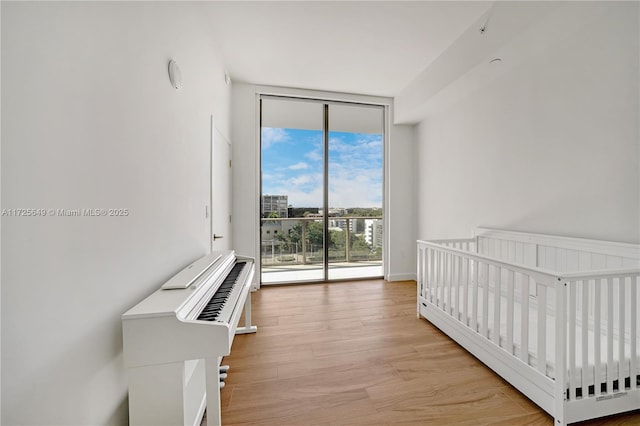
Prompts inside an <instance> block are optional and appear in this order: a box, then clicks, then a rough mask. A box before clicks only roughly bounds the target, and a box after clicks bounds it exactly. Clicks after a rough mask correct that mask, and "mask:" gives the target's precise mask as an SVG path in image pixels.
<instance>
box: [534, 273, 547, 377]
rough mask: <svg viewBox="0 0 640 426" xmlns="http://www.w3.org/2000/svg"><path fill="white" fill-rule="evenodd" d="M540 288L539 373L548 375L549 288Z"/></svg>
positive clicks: (542, 286)
mask: <svg viewBox="0 0 640 426" xmlns="http://www.w3.org/2000/svg"><path fill="white" fill-rule="evenodd" d="M536 286H537V288H538V353H537V356H538V371H539V372H541V373H542V374H544V375H546V374H547V287H546V286H544V285H541V284H540V285H539V284H537V283H536Z"/></svg>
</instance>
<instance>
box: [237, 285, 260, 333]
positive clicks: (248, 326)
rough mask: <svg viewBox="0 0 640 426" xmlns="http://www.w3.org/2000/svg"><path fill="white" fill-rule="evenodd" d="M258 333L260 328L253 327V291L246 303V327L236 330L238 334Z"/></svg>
mask: <svg viewBox="0 0 640 426" xmlns="http://www.w3.org/2000/svg"><path fill="white" fill-rule="evenodd" d="M256 331H258V327H257V326H255V325H251V291H249V293H248V294H247V298H246V299H245V301H244V327H238V328H236V334H249V333H255V332H256Z"/></svg>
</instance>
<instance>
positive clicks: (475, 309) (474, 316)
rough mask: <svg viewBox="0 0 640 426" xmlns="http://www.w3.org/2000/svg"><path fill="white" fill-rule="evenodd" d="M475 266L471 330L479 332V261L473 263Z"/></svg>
mask: <svg viewBox="0 0 640 426" xmlns="http://www.w3.org/2000/svg"><path fill="white" fill-rule="evenodd" d="M472 262H473V263H472V265H473V300H472V302H471V303H472V304H471V328H472V329H473V331H478V268H479V266H480V263H479V262H478V261H477V260H473V261H472Z"/></svg>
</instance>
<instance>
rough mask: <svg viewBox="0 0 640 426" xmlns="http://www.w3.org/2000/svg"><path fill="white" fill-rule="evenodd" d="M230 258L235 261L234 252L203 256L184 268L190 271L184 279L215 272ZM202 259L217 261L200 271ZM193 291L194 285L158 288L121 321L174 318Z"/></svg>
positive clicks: (126, 313) (219, 252) (205, 263)
mask: <svg viewBox="0 0 640 426" xmlns="http://www.w3.org/2000/svg"><path fill="white" fill-rule="evenodd" d="M230 257H231V258H233V259H235V252H234V251H233V250H226V251H218V252H213V253H211V254H209V255H207V256H204V257H202V258H200V259H198V260H196V261H195V262H193V263H192V264H191V265H196V264H198V265H197V266H193V268H189V266H187V267H186V268H189V270H190V271H191V274H190V275H189V276H187V277H186V279H187V280H190V277H191V276H192V275H193V274H197V276H198V277H200V276H202V275H203V272H208V271H211V270H212V269H216V270H217V269H219V268H221V266H222V263H226V259H228V258H230ZM203 259H217V260H216V261H214V263H212V264H209V265H208V266H206V267H204V266H203V268H202V269H200V266H201V265H207V263H208V261H203V263H201V264H199V263H198V262H200V261H201V260H203ZM196 267H197V268H198V269H197V270H196ZM186 268H185V269H186ZM185 269H183V270H182V271H180V272H179V273H178V274H176V275H174V277H173V278H171V279H174V278H175V277H177V276H178V275H180V274H181V273H182V272H183V271H184V270H185ZM197 279H198V278H197V277H196V278H195V279H194V280H191V281H192V282H195V281H197ZM195 290H197V288H196V286H194V285H191V286H190V287H183V288H182V289H180V288H178V289H171V290H165V289H163V288H159V289H158V290H156V291H155V292H154V293H152V294H151V295H150V296H148V297H147V298H146V299H144V300H142V301H141V302H140V303H138V304H137V305H135V306H134V307H133V308H131V309H129V310H128V311H127V312H125V313H124V314H123V315H122V319H133V318H150V317H161V316H166V315H173V316H175V315H176V314H175V313H176V312H177V311H178V310H180V308H181V307H182V306H183V305H184V304H185V303H186V302H187V300H189V298H190V297H191V296H192V295H193V294H194V293H196V292H195Z"/></svg>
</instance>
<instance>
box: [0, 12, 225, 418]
mask: <svg viewBox="0 0 640 426" xmlns="http://www.w3.org/2000/svg"><path fill="white" fill-rule="evenodd" d="M1 7H2V207H3V208H5V209H10V208H38V209H40V208H43V209H50V208H53V209H82V208H105V209H107V208H127V209H129V212H130V213H129V215H128V216H127V217H52V216H50V215H47V216H46V217H30V218H29V217H3V218H2V232H3V234H2V266H3V268H2V310H1V312H2V397H3V398H2V423H3V424H83V425H87V424H126V423H127V403H126V398H127V382H126V375H125V371H124V369H123V364H122V333H121V322H120V315H121V314H122V313H124V312H125V311H126V310H127V309H129V308H130V307H131V306H133V305H134V304H136V303H137V302H138V301H140V300H141V299H143V298H144V297H146V296H147V295H148V294H150V293H151V292H152V291H153V290H155V289H156V288H157V287H158V286H159V285H160V284H161V283H162V282H163V281H165V280H166V279H167V278H168V277H169V276H171V275H172V274H174V273H175V272H177V271H178V270H179V269H180V268H182V267H183V266H185V265H186V264H187V263H188V262H190V261H192V260H193V259H195V258H197V257H198V256H201V255H203V254H205V253H206V252H207V250H208V248H209V241H208V236H207V234H206V232H207V228H208V219H206V218H205V215H204V212H205V205H206V204H207V203H208V202H209V184H208V177H209V143H210V125H209V122H210V115H211V114H213V115H214V118H215V123H216V126H217V127H218V128H219V129H220V131H221V132H222V133H223V134H225V136H227V137H228V136H229V129H230V126H229V108H230V107H229V100H230V89H229V87H228V86H226V85H225V84H224V78H223V75H224V71H223V67H222V64H221V62H220V60H219V58H218V56H217V54H216V53H215V50H214V46H212V38H211V36H210V33H209V29H208V28H207V26H206V25H204V24H205V23H204V21H202V20H201V18H200V16H201V13H200V7H201V6H200V4H183V3H146V2H139V3H134V2H114V3H110V2H107V3H95V2H68V3H58V2H56V3H49V2H41V3H26V2H20V3H10V2H2V5H1ZM170 58H175V59H176V60H177V61H178V63H179V64H180V66H181V68H182V74H183V88H182V89H181V90H180V91H176V90H174V89H173V88H172V87H171V86H170V84H169V81H168V76H167V63H168V60H169V59H170Z"/></svg>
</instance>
